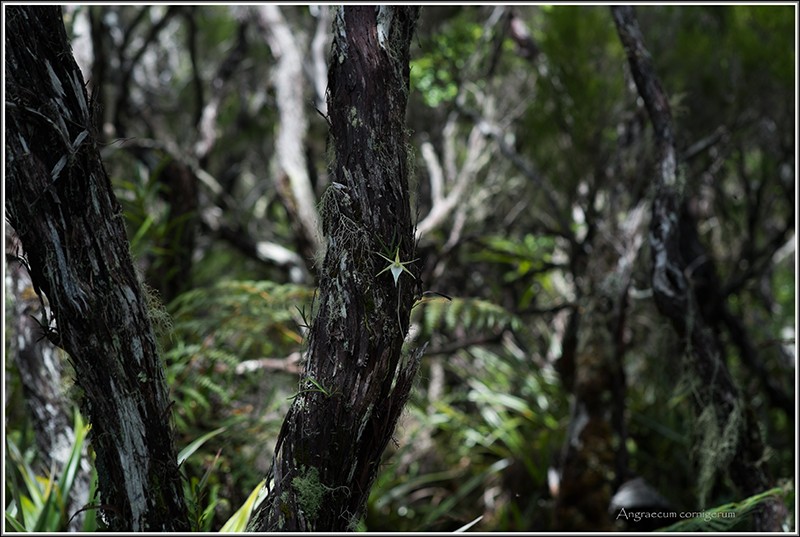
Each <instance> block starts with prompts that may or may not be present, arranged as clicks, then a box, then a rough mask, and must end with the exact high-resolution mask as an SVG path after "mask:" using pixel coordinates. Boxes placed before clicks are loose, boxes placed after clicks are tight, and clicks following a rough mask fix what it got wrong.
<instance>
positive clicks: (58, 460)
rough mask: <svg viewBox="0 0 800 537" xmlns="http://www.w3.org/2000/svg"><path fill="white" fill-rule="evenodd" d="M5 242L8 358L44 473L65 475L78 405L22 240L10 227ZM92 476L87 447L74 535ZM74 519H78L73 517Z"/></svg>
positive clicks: (72, 509)
mask: <svg viewBox="0 0 800 537" xmlns="http://www.w3.org/2000/svg"><path fill="white" fill-rule="evenodd" d="M5 239H6V292H7V293H11V294H12V295H13V296H14V301H13V304H14V305H13V308H12V312H11V319H8V320H11V321H12V322H11V323H10V326H9V325H8V324H7V325H6V329H7V330H9V332H10V333H11V337H10V338H9V340H10V344H9V349H8V351H9V352H8V357H9V358H10V359H12V360H13V362H14V366H15V367H16V369H17V372H19V377H20V381H21V384H22V392H23V396H24V398H25V406H26V407H27V409H28V414H29V416H30V420H31V423H32V425H33V432H34V436H35V438H36V447H37V449H38V455H39V461H40V462H41V467H42V468H43V469H44V471H45V472H47V471H50V470H51V469H52V468H55V469H56V471H57V472H63V471H64V469H65V468H66V466H67V463H68V461H69V458H70V453H71V451H72V447H73V446H74V445H75V431H74V430H73V412H72V410H73V403H72V402H71V401H70V400H69V398H68V397H67V396H66V395H65V387H66V384H67V382H66V380H65V377H66V373H65V371H64V363H63V358H62V357H61V356H59V351H58V348H57V347H55V346H54V345H53V344H52V343H51V342H50V341H49V340H48V339H46V338H43V337H42V329H41V327H40V325H39V321H38V319H43V318H47V317H48V314H47V313H46V312H45V311H43V304H42V301H41V300H40V299H39V297H38V296H37V295H36V293H35V291H34V290H33V282H32V281H31V277H30V274H29V273H28V270H27V269H26V267H25V265H24V263H23V262H22V259H21V258H20V256H19V252H18V247H19V244H18V239H17V237H16V234H15V233H14V231H13V230H12V229H11V226H9V225H6V237H5ZM6 393H8V392H6ZM6 397H8V396H7V395H6ZM6 408H8V401H6ZM45 472H43V474H44V473H45ZM91 474H92V468H91V466H90V464H89V459H88V457H87V455H86V446H84V449H83V451H82V455H81V460H80V463H79V466H78V469H77V473H76V475H75V481H74V483H73V486H72V488H71V490H70V491H69V500H68V501H67V502H66V513H64V516H65V517H67V520H70V522H69V530H70V531H80V529H81V528H82V527H83V520H84V517H85V516H86V514H85V512H84V513H78V512H79V511H80V509H82V508H83V507H84V506H85V505H86V503H87V502H88V500H89V488H90V486H91V477H92V475H91ZM74 513H78V514H77V515H76V516H74V517H72V515H73V514H74ZM65 522H66V520H65Z"/></svg>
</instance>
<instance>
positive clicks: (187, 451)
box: [178, 427, 227, 466]
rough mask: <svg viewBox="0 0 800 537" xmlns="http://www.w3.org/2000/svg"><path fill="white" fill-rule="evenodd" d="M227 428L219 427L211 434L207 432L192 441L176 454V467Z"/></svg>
mask: <svg viewBox="0 0 800 537" xmlns="http://www.w3.org/2000/svg"><path fill="white" fill-rule="evenodd" d="M225 429H227V427H220V428H219V429H214V430H213V431H211V432H208V433H206V434H204V435H203V436H201V437H200V438H198V439H196V440H194V441H193V442H192V443H191V444H189V445H188V446H186V447H185V448H183V449H182V450H181V451H180V453H178V466H180V465H181V464H183V463H184V461H185V460H186V459H188V458H189V457H190V456H191V455H192V454H193V453H194V452H195V451H197V450H198V449H200V446H202V445H203V444H205V443H206V442H207V441H208V440H209V439H211V438H214V437H215V436H217V435H218V434H220V433H222V432H223V431H225Z"/></svg>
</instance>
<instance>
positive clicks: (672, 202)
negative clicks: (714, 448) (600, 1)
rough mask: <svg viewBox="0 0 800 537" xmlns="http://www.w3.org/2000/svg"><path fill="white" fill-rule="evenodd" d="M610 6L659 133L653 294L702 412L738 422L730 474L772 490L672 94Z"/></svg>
mask: <svg viewBox="0 0 800 537" xmlns="http://www.w3.org/2000/svg"><path fill="white" fill-rule="evenodd" d="M611 12H612V16H613V18H614V22H615V23H616V26H617V31H618V33H619V36H620V40H621V41H622V44H623V46H624V48H625V52H626V54H627V56H628V62H629V64H630V68H631V74H632V75H633V79H634V81H635V83H636V87H637V89H638V91H639V95H640V96H641V97H642V99H643V100H644V103H645V106H646V108H647V111H648V113H649V115H650V121H651V123H652V125H653V129H654V132H655V142H656V155H657V159H658V160H657V165H656V174H655V178H654V184H655V198H654V200H653V207H652V220H651V224H650V248H651V252H652V260H653V272H652V286H653V296H654V299H655V302H656V306H657V307H658V309H659V311H660V312H661V314H662V315H664V316H665V317H666V318H667V319H669V321H670V322H671V324H672V326H673V327H674V329H675V331H676V332H677V334H678V335H679V337H681V339H682V340H683V342H684V345H685V349H686V361H685V363H686V364H687V367H688V368H690V370H691V372H692V374H693V376H694V377H695V378H697V379H698V382H697V384H696V386H697V390H698V394H699V397H698V398H696V399H697V401H696V402H697V405H696V412H697V413H698V418H699V417H700V415H701V414H702V413H703V412H704V411H705V410H706V408H708V407H712V408H713V410H714V413H715V419H716V424H717V425H718V426H719V427H720V428H722V427H726V426H727V425H730V424H736V426H738V430H737V431H736V433H735V435H734V438H735V439H736V445H735V448H734V449H735V452H733V453H732V456H731V457H730V458H729V459H728V460H727V461H724V460H723V462H727V465H728V466H727V470H728V473H729V475H730V477H731V479H732V481H733V482H734V484H735V485H736V486H737V487H738V488H739V489H740V491H741V492H742V493H743V494H746V495H748V496H749V495H754V494H757V493H760V492H763V491H765V490H767V489H769V488H770V487H771V486H772V480H771V479H770V478H769V476H768V475H767V469H766V466H765V464H764V463H765V460H766V458H765V450H764V444H763V439H762V438H761V432H760V429H759V427H758V423H757V422H756V419H755V416H754V415H753V412H752V411H751V410H750V409H749V408H748V407H747V405H746V403H745V402H744V401H742V399H741V397H740V395H739V392H738V389H737V387H736V385H735V384H734V381H733V379H732V377H731V375H730V373H729V371H728V368H727V366H726V365H725V363H724V362H723V361H722V360H721V356H722V347H721V345H720V344H719V341H718V339H717V338H715V337H714V334H713V332H712V330H711V328H710V326H709V325H710V324H711V323H709V319H708V318H707V316H708V315H709V314H710V313H709V309H708V307H707V303H706V301H707V300H708V297H707V296H705V295H706V294H707V293H708V292H709V286H711V285H713V281H714V279H715V275H714V274H713V264H712V263H711V256H710V255H709V253H708V252H707V251H705V249H704V248H703V246H702V244H700V242H699V239H698V237H697V232H696V229H695V224H694V222H693V221H692V220H691V219H690V216H689V213H688V211H686V210H684V193H683V184H682V181H681V177H680V175H679V173H678V164H677V161H676V154H677V152H676V149H675V137H674V127H673V122H672V115H671V112H670V107H669V100H668V98H667V94H666V93H665V92H664V90H663V88H662V86H661V83H660V82H659V79H658V76H657V75H656V73H655V70H654V68H653V62H652V60H651V57H650V53H649V52H648V50H647V48H646V47H645V44H644V39H643V37H642V34H641V31H640V29H639V23H638V20H637V18H636V14H635V11H634V9H633V7H630V6H615V7H612V8H611ZM701 426H702V425H701ZM720 448H721V449H724V448H725V446H722V445H721V446H720ZM785 515H786V512H785V507H784V506H783V503H782V502H781V500H780V499H778V498H775V499H771V500H769V501H768V502H766V504H765V506H763V507H762V508H761V509H760V510H759V511H758V512H757V513H756V515H755V530H756V531H781V523H782V521H783V519H784V518H785Z"/></svg>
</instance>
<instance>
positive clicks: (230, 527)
mask: <svg viewBox="0 0 800 537" xmlns="http://www.w3.org/2000/svg"><path fill="white" fill-rule="evenodd" d="M265 484H266V480H264V479H262V480H261V481H260V482H259V483H258V485H256V487H255V488H254V489H253V491H252V492H251V493H250V495H249V496H248V497H247V500H246V501H245V502H244V504H243V505H242V506H241V507H240V508H239V509H237V510H236V513H234V514H233V516H232V517H231V518H229V519H228V521H227V522H226V523H225V524H224V525H223V526H222V529H221V530H219V531H220V533H241V532H243V531H244V530H245V529H246V528H247V524H248V522H250V517H251V515H252V514H253V510H254V509H255V508H257V507H258V506H259V505H261V502H263V501H264V499H265V498H266V497H267V489H266V488H265Z"/></svg>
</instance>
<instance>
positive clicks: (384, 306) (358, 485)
mask: <svg viewBox="0 0 800 537" xmlns="http://www.w3.org/2000/svg"><path fill="white" fill-rule="evenodd" d="M418 13H419V8H416V7H407V6H392V7H383V6H382V7H376V6H361V7H350V6H346V7H344V8H340V9H339V10H338V12H337V15H336V20H335V23H334V42H333V47H332V53H331V60H330V67H329V88H330V89H329V94H328V110H329V113H330V121H331V143H332V144H333V147H334V149H335V162H334V164H332V167H331V177H332V178H333V183H332V185H331V186H330V187H329V188H328V191H327V192H326V194H325V196H324V198H323V202H322V208H321V214H322V224H323V232H324V234H325V237H326V245H327V251H326V256H325V261H324V263H323V266H322V271H321V275H320V289H319V301H320V303H319V307H318V309H317V314H316V318H315V319H314V322H313V326H312V329H311V338H310V342H309V349H308V354H307V364H306V371H305V373H304V375H303V377H302V379H301V381H300V390H299V392H298V394H297V397H296V399H295V401H294V404H293V405H292V408H291V410H290V411H289V414H288V415H287V417H286V420H285V421H284V424H283V427H282V429H281V433H280V436H279V438H278V443H277V447H276V451H275V457H274V461H273V466H272V469H271V471H270V476H268V481H270V480H271V481H272V482H271V485H270V486H271V488H270V490H269V494H268V496H267V498H266V499H265V501H264V503H263V504H262V505H261V506H260V508H259V509H258V510H257V511H256V512H255V513H254V517H253V520H252V522H251V526H250V527H251V529H253V530H256V531H335V530H346V529H353V528H354V526H355V525H356V524H357V522H358V520H359V518H360V516H361V515H362V512H363V509H364V506H365V504H366V501H367V497H368V495H369V491H370V488H371V486H372V484H373V481H374V479H375V477H376V474H377V471H378V467H379V464H380V461H381V455H382V453H383V451H384V448H385V447H386V445H387V443H388V441H389V440H390V438H391V435H392V433H393V431H394V428H395V425H396V423H397V419H398V417H399V415H400V412H401V411H402V408H403V405H404V404H405V402H406V400H407V398H408V395H409V392H410V390H411V385H412V382H413V378H414V375H415V373H416V371H417V368H418V366H419V357H420V355H421V350H418V351H416V352H412V353H410V354H409V355H404V354H403V352H402V346H403V340H404V336H405V333H406V330H407V329H408V321H409V313H410V310H411V307H412V303H413V298H414V289H415V287H416V286H415V285H414V282H415V280H414V279H412V277H411V276H409V274H407V273H405V272H403V273H402V274H401V275H400V279H399V281H398V284H397V285H395V281H394V279H393V277H392V274H391V272H390V271H386V272H384V273H382V274H380V275H379V274H378V273H379V272H381V270H383V268H385V267H386V266H387V264H388V262H387V261H385V260H384V259H383V258H382V257H381V256H380V255H379V254H383V255H385V256H387V257H391V258H394V256H395V252H396V251H398V248H399V256H400V260H401V261H404V262H405V261H410V260H412V259H413V255H414V241H413V233H412V227H413V226H412V221H411V213H410V207H409V195H408V176H409V173H410V166H409V164H408V161H409V155H408V151H407V147H406V143H407V142H406V139H407V135H406V128H405V111H406V102H407V98H408V85H409V43H410V41H411V36H412V33H413V29H414V25H415V21H416V18H417V16H418ZM406 268H407V269H408V270H410V271H411V272H412V273H415V274H417V273H418V267H417V266H416V265H415V264H414V263H409V264H408V265H406Z"/></svg>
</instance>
